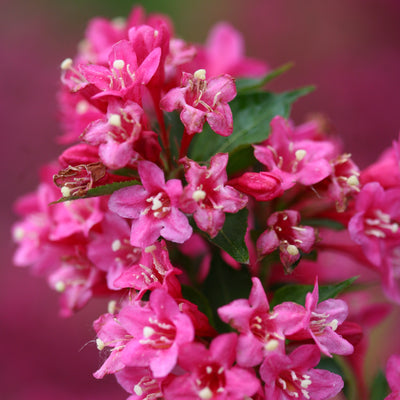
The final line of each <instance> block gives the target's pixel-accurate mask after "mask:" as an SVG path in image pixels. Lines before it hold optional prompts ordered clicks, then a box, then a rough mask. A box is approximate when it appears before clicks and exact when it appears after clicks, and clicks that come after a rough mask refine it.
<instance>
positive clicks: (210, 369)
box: [206, 365, 212, 374]
mask: <svg viewBox="0 0 400 400" xmlns="http://www.w3.org/2000/svg"><path fill="white" fill-rule="evenodd" d="M206 372H207V374H211V372H212V368H211V367H210V366H209V365H208V366H207V367H206Z"/></svg>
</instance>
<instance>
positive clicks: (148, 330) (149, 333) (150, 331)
mask: <svg viewBox="0 0 400 400" xmlns="http://www.w3.org/2000/svg"><path fill="white" fill-rule="evenodd" d="M155 332H156V331H155V330H154V329H153V328H152V327H151V326H145V327H144V328H143V336H144V337H145V338H149V337H150V336H152V335H153V334H154V333H155Z"/></svg>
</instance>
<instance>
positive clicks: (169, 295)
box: [13, 8, 400, 400]
mask: <svg viewBox="0 0 400 400" xmlns="http://www.w3.org/2000/svg"><path fill="white" fill-rule="evenodd" d="M284 69H285V68H283V69H282V70H278V71H272V72H270V73H269V74H268V72H269V67H268V66H267V65H266V64H265V63H263V62H261V61H258V60H253V59H251V58H248V57H246V55H245V51H244V47H243V40H242V37H241V35H240V34H239V33H238V32H237V31H235V30H234V29H233V28H232V27H231V26H229V25H227V24H219V25H217V26H216V27H215V28H213V30H212V32H211V33H210V35H209V38H208V40H207V43H206V45H204V46H201V45H197V44H191V43H187V42H185V41H184V40H182V39H180V38H177V37H175V34H174V31H173V27H172V24H171V22H170V21H169V20H168V19H167V18H166V17H165V16H161V15H149V16H146V15H145V13H144V12H143V10H142V9H140V8H135V9H134V10H133V11H132V13H131V15H130V16H129V17H128V18H127V19H126V20H124V21H122V20H117V21H108V20H106V19H103V18H97V19H94V20H92V21H91V23H90V24H89V26H88V28H87V30H86V34H85V39H84V40H83V41H82V44H81V46H80V47H79V51H78V54H77V55H76V56H75V57H74V58H73V59H72V58H67V59H65V60H64V61H63V62H62V63H61V88H60V92H59V102H60V109H61V123H62V126H63V128H64V134H63V135H62V136H61V137H60V138H59V139H60V142H62V143H64V144H67V145H68V146H69V147H68V148H67V149H66V150H65V151H64V152H63V153H62V154H61V155H60V157H59V159H58V161H57V162H54V163H53V164H51V165H48V166H46V167H44V168H43V170H42V173H41V183H40V185H39V187H38V189H37V191H36V192H35V193H32V194H28V195H26V196H24V197H23V198H21V199H20V200H18V201H17V203H16V211H17V213H18V214H19V215H20V216H21V219H20V221H19V222H17V223H16V224H15V225H14V227H13V236H14V239H15V241H16V243H17V244H18V248H17V250H16V253H15V258H14V261H15V264H16V265H18V266H23V267H30V268H31V269H32V270H33V271H34V272H35V273H37V274H40V275H42V276H44V277H46V278H47V280H48V282H49V285H50V286H51V287H52V288H53V289H55V290H57V291H58V292H60V296H61V314H62V315H64V316H69V315H72V314H73V313H74V312H75V311H77V310H79V309H80V308H82V307H83V306H84V305H85V304H86V303H87V302H88V301H89V300H90V298H92V297H93V296H107V297H108V299H109V300H110V302H109V306H108V312H107V313H105V314H103V315H101V316H100V317H99V318H98V319H97V320H96V321H95V322H94V329H95V331H96V334H97V339H96V344H97V348H98V349H99V351H101V352H104V353H105V354H106V356H105V358H104V359H105V361H104V362H103V364H102V365H101V366H100V368H99V369H98V370H97V371H96V372H95V373H94V376H95V377H96V378H99V379H100V378H102V377H104V376H105V375H106V374H114V375H115V376H116V379H117V380H118V382H119V384H120V385H121V386H122V387H123V388H124V389H125V390H126V391H127V392H128V393H130V397H129V399H130V400H150V399H166V400H169V399H185V400H188V399H193V400H195V399H201V400H207V399H215V400H218V399H220V400H222V399H232V400H235V399H237V400H242V399H254V400H261V399H271V400H272V399H276V400H278V399H293V398H296V399H299V400H301V399H303V400H309V399H316V400H323V399H329V398H332V397H334V396H335V395H337V394H338V393H340V392H341V390H342V388H343V386H344V381H343V378H342V376H341V375H338V374H337V373H336V372H331V371H329V370H327V369H325V368H324V365H323V363H322V364H321V365H319V363H320V359H321V357H323V360H331V361H332V362H335V359H336V357H337V356H339V357H341V358H342V359H343V360H345V361H343V362H345V363H347V364H348V366H349V368H353V369H354V371H355V372H354V373H355V374H357V373H358V371H359V370H360V368H359V365H360V362H362V359H363V356H364V353H363V350H362V348H361V347H360V350H358V349H359V347H358V343H359V342H360V340H361V336H362V330H363V328H364V330H365V328H368V326H367V324H365V323H363V320H362V318H361V317H360V315H361V314H362V313H366V312H368V310H369V308H371V307H374V306H376V305H374V304H372V305H368V304H365V305H364V307H362V309H360V310H357V311H353V310H352V309H349V307H348V305H347V303H346V302H345V301H344V300H343V299H338V298H335V297H336V296H337V295H339V294H341V292H342V291H343V290H344V289H346V288H347V287H348V286H349V285H350V284H351V283H352V281H353V279H352V277H354V276H356V275H358V276H359V283H360V285H361V286H362V284H364V283H371V282H375V281H381V282H382V287H383V291H384V293H385V294H386V296H387V297H388V298H389V299H391V300H392V301H393V302H397V303H400V281H399V279H398V275H399V272H398V269H399V268H400V230H399V223H400V169H399V165H400V164H399V143H398V142H395V143H394V145H393V148H392V149H391V150H388V151H387V152H385V154H383V156H382V158H381V159H380V160H378V161H377V162H376V163H375V164H373V165H371V166H370V167H368V168H367V169H365V170H364V171H360V170H359V168H358V167H357V166H356V164H355V163H354V162H353V161H352V159H351V156H350V154H348V153H345V152H343V151H342V149H341V145H340V142H339V141H338V139H337V138H336V137H335V136H333V135H331V134H330V132H326V130H325V129H324V124H322V123H321V120H320V119H315V120H310V121H308V122H306V123H304V124H302V125H299V126H295V125H294V124H293V122H292V121H291V120H290V119H289V115H288V112H289V111H288V110H289V109H290V106H291V104H292V103H293V102H294V101H295V100H296V99H297V98H298V97H300V96H302V95H304V94H306V93H307V91H308V90H309V89H307V88H303V89H299V90H295V91H291V92H285V93H272V92H267V91H265V85H266V84H267V83H268V81H269V80H270V79H272V78H273V77H274V76H276V75H278V74H279V73H282V72H283V70H284ZM387 171H390V173H386V172H387ZM293 284H296V285H295V286H293ZM327 284H329V285H327ZM358 295H359V293H358V292H354V293H349V294H348V298H349V301H351V300H354V299H356V300H357V296H358ZM267 296H268V297H267ZM270 304H271V305H270ZM385 310H386V311H387V310H388V308H387V309H385ZM386 311H385V312H386ZM384 314H385V313H382V318H383V316H384ZM377 322H379V318H376V319H375V321H374V323H377ZM333 355H337V356H336V357H335V358H332V357H333ZM350 355H352V357H345V356H350ZM392 364H393V365H394V364H395V367H392V366H391V367H389V368H391V369H390V370H391V371H392V369H393V368H397V364H398V360H397V359H392V361H391V364H390V365H392ZM336 367H337V366H336ZM337 369H338V367H337V368H336V370H335V371H337ZM339 369H340V368H339ZM342 372H343V371H342ZM343 374H344V372H343ZM390 374H391V375H389V378H390V379H391V381H393V379H392V378H391V376H392V375H393V374H394V372H391V373H390ZM391 381H390V382H391ZM360 382H361V380H360ZM391 387H392V389H393V390H394V391H396V390H397V386H396V385H395V384H392V383H391ZM358 390H360V391H361V393H362V391H365V388H364V387H363V386H362V384H360V385H359V388H358ZM396 393H397V392H396ZM393 396H395V394H394V395H392V397H390V398H394V397H393Z"/></svg>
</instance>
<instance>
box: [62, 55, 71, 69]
mask: <svg viewBox="0 0 400 400" xmlns="http://www.w3.org/2000/svg"><path fill="white" fill-rule="evenodd" d="M73 63H74V62H73V61H72V58H66V59H65V60H64V61H63V62H62V63H61V69H62V70H63V71H66V70H67V69H70V68H71V67H72V64H73Z"/></svg>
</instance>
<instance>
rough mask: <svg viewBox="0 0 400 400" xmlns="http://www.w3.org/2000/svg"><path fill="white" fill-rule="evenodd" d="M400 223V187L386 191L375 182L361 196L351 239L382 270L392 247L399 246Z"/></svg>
mask: <svg viewBox="0 0 400 400" xmlns="http://www.w3.org/2000/svg"><path fill="white" fill-rule="evenodd" d="M399 223H400V188H394V189H388V190H384V189H383V188H382V186H381V185H380V184H379V183H378V182H371V183H367V184H366V185H365V186H364V187H363V188H362V189H361V192H360V193H359V194H358V196H357V199H356V204H355V214H354V215H353V217H352V218H351V220H350V221H349V226H348V229H349V233H350V236H351V239H352V240H354V241H355V242H356V243H358V244H360V245H361V247H362V249H363V251H364V254H365V255H366V256H367V258H368V259H369V261H370V262H371V263H372V264H373V265H375V266H377V267H379V266H380V265H381V264H382V261H383V259H384V258H385V257H387V256H388V251H387V249H388V246H390V245H391V244H398V243H399V240H400V230H399Z"/></svg>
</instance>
